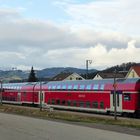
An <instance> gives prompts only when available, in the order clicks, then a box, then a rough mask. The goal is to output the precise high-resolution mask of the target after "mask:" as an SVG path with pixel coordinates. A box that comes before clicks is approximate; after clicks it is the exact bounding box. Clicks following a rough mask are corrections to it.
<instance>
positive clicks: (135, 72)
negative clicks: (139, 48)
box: [126, 65, 140, 78]
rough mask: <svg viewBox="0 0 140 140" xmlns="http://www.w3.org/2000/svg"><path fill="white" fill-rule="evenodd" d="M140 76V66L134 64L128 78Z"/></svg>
mask: <svg viewBox="0 0 140 140" xmlns="http://www.w3.org/2000/svg"><path fill="white" fill-rule="evenodd" d="M138 77H140V66H138V65H137V66H132V67H131V68H130V69H129V71H128V73H127V75H126V78H138Z"/></svg>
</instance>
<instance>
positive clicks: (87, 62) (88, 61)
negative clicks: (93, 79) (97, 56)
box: [86, 60, 92, 79]
mask: <svg viewBox="0 0 140 140" xmlns="http://www.w3.org/2000/svg"><path fill="white" fill-rule="evenodd" d="M91 63H92V60H86V79H88V64H91Z"/></svg>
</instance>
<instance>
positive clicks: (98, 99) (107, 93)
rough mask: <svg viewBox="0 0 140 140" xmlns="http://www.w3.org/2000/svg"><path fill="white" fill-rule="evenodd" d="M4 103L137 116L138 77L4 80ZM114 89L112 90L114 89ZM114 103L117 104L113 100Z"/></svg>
mask: <svg viewBox="0 0 140 140" xmlns="http://www.w3.org/2000/svg"><path fill="white" fill-rule="evenodd" d="M2 86H3V87H2V88H3V90H2V101H3V103H12V104H20V105H23V104H26V105H36V106H40V105H42V106H43V107H49V108H57V109H65V110H77V111H88V112H98V113H108V114H109V113H113V112H114V107H116V111H117V113H119V114H121V115H133V116H140V79H138V78H132V79H116V84H115V85H114V80H113V79H108V80H105V79H104V80H76V81H71V80H70V81H49V82H31V83H28V82H25V83H5V84H3V85H2ZM114 90H115V91H114ZM115 103H116V104H115Z"/></svg>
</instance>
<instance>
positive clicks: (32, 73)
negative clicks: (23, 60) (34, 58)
mask: <svg viewBox="0 0 140 140" xmlns="http://www.w3.org/2000/svg"><path fill="white" fill-rule="evenodd" d="M28 82H37V78H36V76H35V71H34V69H33V66H32V68H31V72H30V74H29V77H28Z"/></svg>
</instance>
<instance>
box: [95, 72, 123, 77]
mask: <svg viewBox="0 0 140 140" xmlns="http://www.w3.org/2000/svg"><path fill="white" fill-rule="evenodd" d="M97 74H98V75H100V76H101V77H102V78H103V79H109V78H114V77H116V78H124V77H125V75H124V74H123V73H116V74H115V73H104V72H99V73H97Z"/></svg>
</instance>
